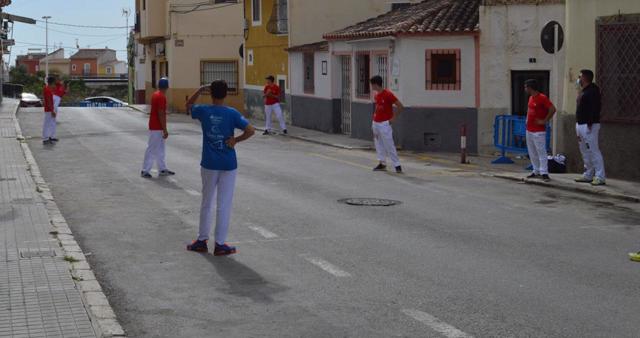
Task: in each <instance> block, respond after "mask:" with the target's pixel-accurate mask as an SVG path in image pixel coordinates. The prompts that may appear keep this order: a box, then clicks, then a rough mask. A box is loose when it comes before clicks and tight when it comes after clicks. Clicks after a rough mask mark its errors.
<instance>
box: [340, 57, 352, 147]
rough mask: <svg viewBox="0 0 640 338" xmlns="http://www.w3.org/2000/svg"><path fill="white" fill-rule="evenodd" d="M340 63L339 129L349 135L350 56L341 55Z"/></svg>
mask: <svg viewBox="0 0 640 338" xmlns="http://www.w3.org/2000/svg"><path fill="white" fill-rule="evenodd" d="M340 64H341V70H340V72H341V76H340V79H341V81H342V82H341V84H340V86H341V91H340V114H341V128H340V130H341V131H342V133H343V134H345V135H351V56H341V57H340Z"/></svg>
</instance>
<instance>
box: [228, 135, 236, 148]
mask: <svg viewBox="0 0 640 338" xmlns="http://www.w3.org/2000/svg"><path fill="white" fill-rule="evenodd" d="M225 143H226V144H227V147H229V148H231V149H233V148H235V147H236V144H238V141H236V138H235V137H233V136H232V137H229V138H228V139H227V141H226V142H225Z"/></svg>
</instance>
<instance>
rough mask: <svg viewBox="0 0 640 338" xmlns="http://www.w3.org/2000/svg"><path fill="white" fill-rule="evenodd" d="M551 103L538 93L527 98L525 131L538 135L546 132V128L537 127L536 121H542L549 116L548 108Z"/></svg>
mask: <svg viewBox="0 0 640 338" xmlns="http://www.w3.org/2000/svg"><path fill="white" fill-rule="evenodd" d="M552 106H553V103H551V101H550V100H549V98H548V97H547V96H546V95H544V94H542V93H540V94H538V95H536V96H531V97H529V111H527V131H530V132H532V133H539V132H543V131H546V130H547V126H544V125H542V126H541V125H539V124H538V123H537V122H536V120H544V119H546V118H547V115H549V108H551V107H552Z"/></svg>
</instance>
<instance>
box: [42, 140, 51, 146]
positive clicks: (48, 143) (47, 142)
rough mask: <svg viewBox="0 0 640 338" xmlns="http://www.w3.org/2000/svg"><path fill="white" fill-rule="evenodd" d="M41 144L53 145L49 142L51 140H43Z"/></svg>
mask: <svg viewBox="0 0 640 338" xmlns="http://www.w3.org/2000/svg"><path fill="white" fill-rule="evenodd" d="M42 144H44V145H50V144H53V142H51V140H44V141H42Z"/></svg>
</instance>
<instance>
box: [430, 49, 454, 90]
mask: <svg viewBox="0 0 640 338" xmlns="http://www.w3.org/2000/svg"><path fill="white" fill-rule="evenodd" d="M425 63H426V67H425V68H426V73H427V74H426V78H427V81H426V86H427V90H460V87H461V83H462V81H461V78H460V50H459V49H429V50H427V52H426V62H425Z"/></svg>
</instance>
